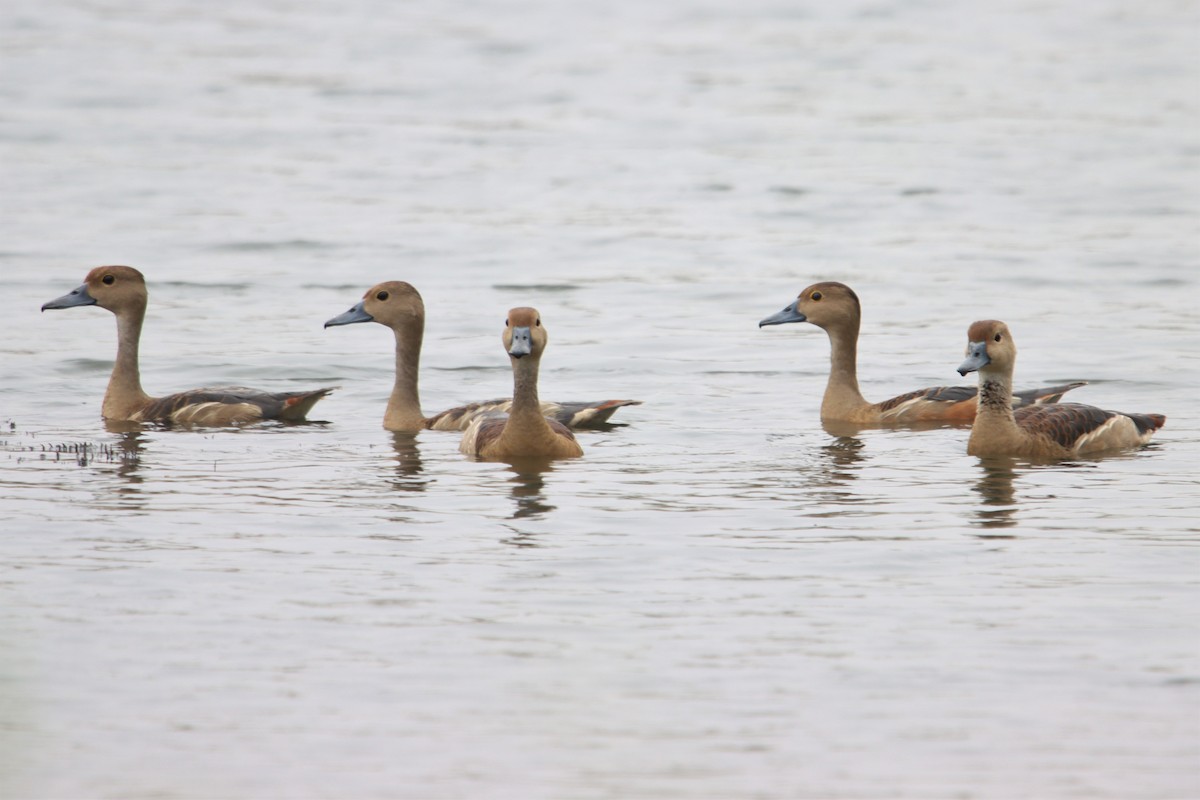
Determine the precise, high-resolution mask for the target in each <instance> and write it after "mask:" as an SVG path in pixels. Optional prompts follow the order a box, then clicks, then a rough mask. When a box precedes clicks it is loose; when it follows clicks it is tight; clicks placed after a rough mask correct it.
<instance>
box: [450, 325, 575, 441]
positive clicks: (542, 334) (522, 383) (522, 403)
mask: <svg viewBox="0 0 1200 800" xmlns="http://www.w3.org/2000/svg"><path fill="white" fill-rule="evenodd" d="M547 341H548V337H547V336H546V329H545V328H544V327H543V326H542V321H541V315H539V314H538V312H537V309H533V308H514V309H512V310H511V311H509V312H508V320H507V321H506V322H505V327H504V335H503V342H504V349H505V350H506V351H507V352H508V355H509V360H510V361H511V362H512V368H513V399H512V407H511V409H510V411H509V412H508V414H507V415H499V414H490V415H485V416H480V417H477V418H476V419H475V420H474V421H473V422H472V423H471V424H470V426H469V427H468V428H467V431H466V433H464V434H463V438H462V442H461V443H460V444H459V450H461V451H462V452H463V453H466V454H467V455H473V456H478V457H479V458H484V459H507V458H524V457H529V456H535V457H540V458H574V457H576V456H581V455H583V448H582V447H580V446H579V442H577V441H575V436H574V434H572V433H571V430H570V429H569V428H567V427H566V426H565V425H563V424H562V423H560V422H558V421H557V420H553V419H547V418H546V417H545V416H543V415H542V409H541V403H540V402H538V388H537V379H538V366H539V364H540V362H541V358H542V352H543V351H544V350H545V349H546V343H547Z"/></svg>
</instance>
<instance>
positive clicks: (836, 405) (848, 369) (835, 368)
mask: <svg viewBox="0 0 1200 800" xmlns="http://www.w3.org/2000/svg"><path fill="white" fill-rule="evenodd" d="M825 332H826V333H827V334H829V345H830V357H829V382H828V383H827V384H825V398H824V399H823V400H822V401H821V414H822V416H826V415H828V412H830V411H834V410H841V411H843V412H845V411H848V410H851V409H854V408H859V407H862V406H866V405H867V401H866V400H864V399H863V396H862V392H860V391H859V389H858V322H857V321H855V322H852V323H849V324H846V325H844V326H838V327H831V328H828V329H826V331H825Z"/></svg>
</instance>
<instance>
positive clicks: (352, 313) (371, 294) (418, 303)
mask: <svg viewBox="0 0 1200 800" xmlns="http://www.w3.org/2000/svg"><path fill="white" fill-rule="evenodd" d="M424 320H425V303H424V302H423V301H422V300H421V293H420V292H418V291H417V290H416V289H415V288H413V286H412V284H409V283H405V282H404V281H384V282H383V283H380V284H376V285H375V286H372V287H371V288H370V289H368V290H367V293H366V294H364V295H363V299H362V300H361V301H360V302H358V303H356V304H355V305H354V306H352V307H351V308H350V310H349V311H347V312H345V313H344V314H338V315H337V316H336V317H334V318H333V319H331V320H329V321H328V322H326V323H325V327H326V328H331V327H333V326H335V325H351V324H353V323H355V322H378V323H379V324H380V325H386V326H388V327H389V328H393V329H395V328H400V327H403V326H407V325H411V324H412V323H414V322H419V323H421V324H424Z"/></svg>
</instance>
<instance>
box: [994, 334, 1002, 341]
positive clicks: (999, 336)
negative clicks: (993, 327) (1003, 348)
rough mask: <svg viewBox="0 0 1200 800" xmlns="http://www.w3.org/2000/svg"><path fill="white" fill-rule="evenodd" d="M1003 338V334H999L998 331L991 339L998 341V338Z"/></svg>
mask: <svg viewBox="0 0 1200 800" xmlns="http://www.w3.org/2000/svg"><path fill="white" fill-rule="evenodd" d="M1003 338H1004V337H1003V336H1001V335H1000V334H998V333H997V334H996V335H995V336H993V337H992V339H993V340H995V341H997V342H998V341H1000V340H1001V339H1003Z"/></svg>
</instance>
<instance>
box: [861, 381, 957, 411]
mask: <svg viewBox="0 0 1200 800" xmlns="http://www.w3.org/2000/svg"><path fill="white" fill-rule="evenodd" d="M978 392H979V389H978V388H977V387H975V386H933V387H930V388H928V389H917V390H916V391H915V392H908V393H906V394H902V395H898V396H896V397H893V398H892V399H891V400H884V401H883V402H882V403H880V404H879V410H880V411H885V412H886V411H890V410H891V409H893V408H896V407H897V406H901V405H904V404H905V403H907V402H909V401H911V400H929V401H931V402H936V403H961V402H962V401H963V400H970V399H971V398H973V397H974V396H975V395H976V394H978Z"/></svg>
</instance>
